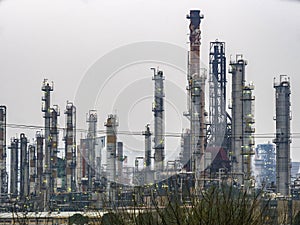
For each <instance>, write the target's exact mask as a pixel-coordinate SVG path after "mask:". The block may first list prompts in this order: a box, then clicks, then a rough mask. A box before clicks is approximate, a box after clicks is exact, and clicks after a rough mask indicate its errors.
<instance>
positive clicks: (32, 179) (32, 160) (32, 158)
mask: <svg viewBox="0 0 300 225" xmlns="http://www.w3.org/2000/svg"><path fill="white" fill-rule="evenodd" d="M28 148H29V194H36V186H37V185H36V178H37V173H36V172H37V171H36V168H37V164H36V152H35V146H34V145H29V146H28Z"/></svg>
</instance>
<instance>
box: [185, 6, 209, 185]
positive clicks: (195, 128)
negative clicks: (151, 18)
mask: <svg viewBox="0 0 300 225" xmlns="http://www.w3.org/2000/svg"><path fill="white" fill-rule="evenodd" d="M187 18H188V19H189V20H190V26H189V29H190V36H189V38H190V52H189V59H188V74H187V79H188V87H187V91H188V95H189V100H188V104H189V113H188V116H189V118H190V132H191V133H190V137H191V153H192V169H193V171H194V172H195V180H196V183H195V185H196V189H198V188H200V187H201V186H203V182H201V181H200V179H201V173H203V172H204V169H205V168H204V167H205V162H204V154H205V146H206V123H205V80H206V74H205V73H204V74H200V44H201V43H200V34H201V31H200V23H201V19H203V18H204V17H203V16H202V15H200V10H191V11H190V15H188V16H187Z"/></svg>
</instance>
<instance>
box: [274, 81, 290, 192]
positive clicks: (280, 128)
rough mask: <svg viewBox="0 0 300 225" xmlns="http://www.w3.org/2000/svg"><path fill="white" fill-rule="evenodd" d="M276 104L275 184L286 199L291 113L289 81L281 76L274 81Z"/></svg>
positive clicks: (288, 187) (288, 190)
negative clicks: (277, 80)
mask: <svg viewBox="0 0 300 225" xmlns="http://www.w3.org/2000/svg"><path fill="white" fill-rule="evenodd" d="M274 88H275V103H276V138H275V140H274V141H273V142H274V143H275V144H276V183H277V193H280V194H282V195H283V196H285V197H287V196H289V195H290V194H291V190H290V185H291V162H290V143H291V125H290V120H291V116H290V115H291V111H290V106H291V102H290V95H291V90H290V80H289V78H288V77H287V76H285V75H281V76H280V81H279V82H276V81H275V79H274Z"/></svg>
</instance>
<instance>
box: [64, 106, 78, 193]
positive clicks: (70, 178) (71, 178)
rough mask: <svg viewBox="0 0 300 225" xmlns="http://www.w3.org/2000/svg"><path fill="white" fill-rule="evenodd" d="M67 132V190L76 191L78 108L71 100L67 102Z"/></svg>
mask: <svg viewBox="0 0 300 225" xmlns="http://www.w3.org/2000/svg"><path fill="white" fill-rule="evenodd" d="M65 114H66V134H65V139H64V140H65V157H66V171H65V173H66V184H65V185H66V191H67V192H75V191H76V181H75V176H76V108H75V106H74V105H73V103H71V102H67V106H66V110H65Z"/></svg>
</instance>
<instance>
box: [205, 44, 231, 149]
mask: <svg viewBox="0 0 300 225" xmlns="http://www.w3.org/2000/svg"><path fill="white" fill-rule="evenodd" d="M209 76H210V77H209V83H210V85H209V117H210V133H211V135H210V145H211V146H212V147H223V148H224V149H227V145H226V143H224V142H225V140H226V139H224V138H225V135H226V125H227V124H226V121H227V115H226V57H225V42H218V41H215V42H211V43H210V53H209Z"/></svg>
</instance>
